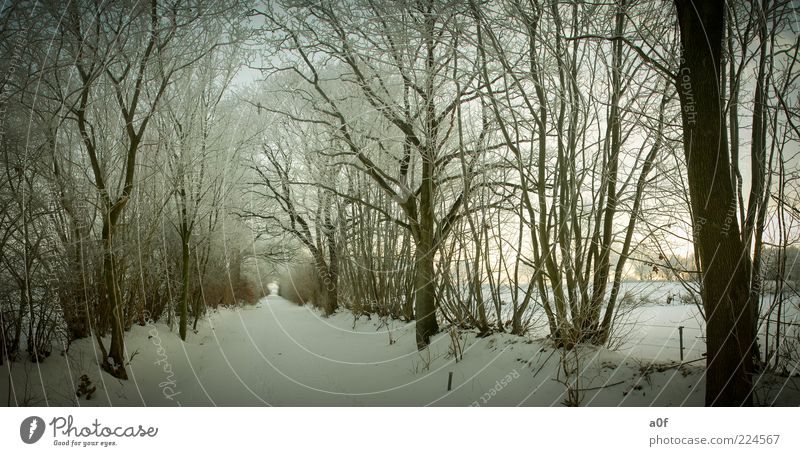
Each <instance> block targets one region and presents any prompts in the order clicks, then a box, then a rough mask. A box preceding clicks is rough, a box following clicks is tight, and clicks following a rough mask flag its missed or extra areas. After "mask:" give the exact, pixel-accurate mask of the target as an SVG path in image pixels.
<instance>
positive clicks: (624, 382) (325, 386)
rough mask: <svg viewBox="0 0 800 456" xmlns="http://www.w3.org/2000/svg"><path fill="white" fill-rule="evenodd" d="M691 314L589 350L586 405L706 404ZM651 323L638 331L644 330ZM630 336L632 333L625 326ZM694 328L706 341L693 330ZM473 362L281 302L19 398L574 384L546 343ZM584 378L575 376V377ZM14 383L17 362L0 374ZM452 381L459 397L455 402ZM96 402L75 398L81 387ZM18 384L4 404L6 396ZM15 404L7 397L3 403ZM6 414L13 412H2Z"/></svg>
mask: <svg viewBox="0 0 800 456" xmlns="http://www.w3.org/2000/svg"><path fill="white" fill-rule="evenodd" d="M694 312H696V309H694V306H693V305H672V306H647V307H640V308H637V309H635V310H634V311H632V312H630V313H629V314H628V315H627V317H626V318H627V322H628V323H626V324H625V325H629V326H630V328H629V329H630V330H631V331H629V332H628V333H627V336H626V338H625V339H624V340H623V342H622V344H621V347H620V349H619V350H617V351H611V350H608V349H603V348H597V347H590V346H580V347H578V348H577V351H576V353H577V356H578V369H577V371H579V372H580V376H579V383H578V385H577V388H579V389H580V390H581V391H580V393H579V395H578V396H579V400H580V405H584V406H651V405H660V406H679V405H681V406H686V405H688V406H700V405H703V399H704V378H703V369H704V365H705V362H704V361H697V362H693V363H688V364H683V365H681V364H680V363H678V362H677V360H678V359H679V352H678V348H677V326H679V325H683V326H685V327H686V328H687V329H685V330H684V338H685V339H684V340H685V345H686V347H687V348H686V350H685V359H686V360H687V361H691V360H694V359H696V358H700V357H701V355H702V353H703V352H704V351H705V346H704V345H703V343H702V338H699V337H701V333H702V331H700V330H699V328H700V326H699V324H698V323H697V320H696V318H697V316H696V315H695V314H694ZM637 322H638V323H644V325H647V326H643V325H634V323H637ZM623 326H624V325H623ZM690 327H692V328H694V327H697V328H698V329H697V330H695V329H688V328H690ZM459 337H460V343H461V346H462V347H463V359H460V360H456V359H455V357H454V356H453V354H452V351H453V350H452V348H451V347H452V339H451V334H450V333H449V332H448V331H443V332H442V333H441V334H439V335H438V336H437V337H436V338H435V339H434V340H433V341H432V343H431V346H430V348H429V349H427V350H425V351H423V352H418V351H417V349H416V342H415V336H414V326H413V323H411V324H408V323H404V322H400V321H385V320H381V319H379V318H377V317H375V316H373V317H371V318H367V317H360V318H358V319H354V317H353V315H352V314H350V313H349V312H347V311H341V312H339V313H337V314H335V315H333V316H331V317H330V318H324V317H322V316H321V315H320V314H319V313H318V312H317V311H315V310H313V309H312V308H310V307H303V306H297V305H295V304H293V303H290V302H288V301H286V300H284V299H282V298H280V297H277V296H274V295H271V296H269V297H266V298H263V299H262V300H261V301H259V303H258V304H256V305H255V306H245V307H237V308H225V309H221V310H219V311H216V312H213V313H211V314H210V315H209V316H208V318H206V319H204V320H202V321H201V323H200V324H199V325H198V331H197V333H196V334H194V333H190V334H189V336H188V340H187V341H186V343H183V342H181V341H180V339H179V338H178V335H177V331H176V332H171V331H170V330H169V328H168V327H167V326H166V325H164V324H150V325H147V326H134V327H133V328H132V329H131V331H130V332H129V333H127V334H126V348H127V351H128V357H129V359H131V361H130V365H129V366H128V374H129V376H130V380H128V381H120V380H117V379H115V378H113V377H111V376H109V375H108V374H106V373H104V372H102V371H101V370H100V369H99V367H98V363H97V360H96V357H97V356H99V355H98V354H97V353H96V352H95V349H94V344H92V341H91V340H90V339H85V340H79V341H77V342H74V343H73V344H72V346H71V347H70V349H69V352H68V354H67V355H61V356H59V355H57V354H56V355H53V356H51V357H50V358H49V359H47V360H46V361H45V362H43V363H41V364H39V365H36V364H31V363H15V364H14V365H13V370H12V372H11V378H13V387H14V388H13V392H12V397H11V404H13V403H14V397H16V400H17V401H18V402H19V403H20V404H27V405H50V406H54V405H88V406H101V405H114V406H121V405H122V406H143V405H147V406H178V405H180V406H212V405H218V406H264V405H274V406H306V405H316V406H354V405H358V406H361V405H365V406H397V405H413V406H424V405H433V406H469V405H473V406H516V405H522V406H557V405H562V403H563V402H565V400H566V397H567V395H566V392H567V385H568V384H570V383H571V382H572V381H574V379H575V378H576V374H575V373H574V372H575V353H571V354H569V357H568V358H567V361H566V364H565V363H564V362H562V361H563V360H562V356H563V352H562V351H560V350H554V349H553V348H552V346H551V345H550V344H549V343H548V341H547V339H530V338H523V337H517V336H512V335H509V334H493V335H491V336H489V337H485V338H479V337H477V335H476V334H474V333H472V332H464V333H461V334H460V336H459ZM565 365H566V367H567V370H568V371H573V373H572V374H570V375H569V377H565V374H564V366H565ZM0 368H2V369H3V370H5V371H6V372H7V369H8V364H6V365H4V366H2V367H0ZM450 372H452V375H453V376H452V390H451V391H448V390H447V383H448V376H449V373H450ZM83 374H86V375H88V377H89V379H90V380H91V382H92V386H96V387H97V391H96V392H95V394H94V395H93V397H92V398H91V399H89V400H87V399H85V398H80V399H79V398H76V396H75V390H76V389H77V388H78V384H79V383H80V380H79V379H80V377H81V375H83ZM8 387H9V385H8V375H2V378H0V392H2V393H3V395H5V394H6V391H7V390H8ZM4 399H5V398H4ZM2 402H3V403H4V404H5V402H6V401H5V400H3V401H2ZM757 402H759V404H761V405H771V404H776V405H798V404H800V378H798V377H791V376H790V377H773V376H766V375H765V376H763V377H761V378H759V387H758V394H757Z"/></svg>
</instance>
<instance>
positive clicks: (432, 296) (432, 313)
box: [414, 158, 439, 350]
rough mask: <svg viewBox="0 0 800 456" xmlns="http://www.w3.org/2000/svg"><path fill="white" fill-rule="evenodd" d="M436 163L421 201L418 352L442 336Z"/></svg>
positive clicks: (425, 178)
mask: <svg viewBox="0 0 800 456" xmlns="http://www.w3.org/2000/svg"><path fill="white" fill-rule="evenodd" d="M431 161H432V160H430V159H428V158H425V159H424V163H423V165H422V166H423V173H422V187H421V189H420V197H419V202H420V204H419V230H418V236H417V245H416V261H415V268H414V290H415V293H416V296H415V299H414V304H415V306H414V313H415V314H416V317H417V323H416V332H417V348H418V349H420V350H422V349H424V348H425V347H427V346H428V344H429V343H430V341H431V336H433V335H435V334H436V333H438V332H439V324H438V323H437V322H436V282H435V281H434V267H433V259H434V249H435V248H436V246H435V245H434V242H433V241H434V219H433V185H434V183H433V176H432V173H431V168H432V167H433V163H431Z"/></svg>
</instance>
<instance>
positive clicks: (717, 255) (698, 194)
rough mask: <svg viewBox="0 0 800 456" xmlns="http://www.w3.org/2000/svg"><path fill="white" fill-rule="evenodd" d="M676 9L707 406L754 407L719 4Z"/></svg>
mask: <svg viewBox="0 0 800 456" xmlns="http://www.w3.org/2000/svg"><path fill="white" fill-rule="evenodd" d="M675 4H676V6H677V14H678V24H679V27H680V34H681V47H682V50H681V53H682V56H681V57H682V58H681V65H680V71H679V74H678V81H677V82H678V92H679V94H680V100H681V108H682V109H681V117H682V122H683V142H684V148H685V150H684V152H685V154H686V167H687V174H688V181H689V193H690V198H691V211H692V219H693V224H694V227H693V230H694V239H695V244H696V246H697V250H698V253H699V258H700V267H701V273H702V277H703V279H702V280H703V289H702V297H703V305H704V307H705V312H706V318H707V341H706V343H707V352H708V358H707V372H706V405H708V406H712V405H713V406H739V405H752V396H751V389H752V377H751V372H752V358H751V356H750V347H751V345H752V343H753V340H754V334H753V326H752V322H751V318H752V314H751V313H750V312H749V311H748V310H749V306H750V305H749V294H750V293H749V286H748V281H749V276H748V274H749V268H750V259H749V257H748V255H747V254H746V249H745V248H744V244H743V243H742V240H741V237H740V233H739V225H738V222H737V220H736V199H735V193H734V188H733V183H732V182H731V177H730V169H731V168H730V156H729V151H728V144H727V139H726V136H725V134H724V129H725V113H724V111H723V108H722V94H721V93H720V74H721V73H720V72H721V65H720V57H721V55H720V54H721V47H722V38H723V33H724V32H723V30H724V14H725V3H724V2H723V1H707V2H695V1H692V0H675ZM698 43H702V45H699V44H698Z"/></svg>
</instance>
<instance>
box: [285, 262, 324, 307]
mask: <svg viewBox="0 0 800 456" xmlns="http://www.w3.org/2000/svg"><path fill="white" fill-rule="evenodd" d="M279 282H280V288H279V291H278V295H279V296H280V297H282V298H284V299H286V300H289V301H292V302H294V303H296V304H300V305H303V304H307V303H313V302H314V298H315V297H316V296H317V294H318V292H319V287H320V284H319V278H318V274H317V271H316V269H315V268H314V265H312V264H310V263H300V264H295V265H292V266H289V267H288V268H287V269H286V271H285V272H284V273H283V274H282V275H281V277H280V280H279Z"/></svg>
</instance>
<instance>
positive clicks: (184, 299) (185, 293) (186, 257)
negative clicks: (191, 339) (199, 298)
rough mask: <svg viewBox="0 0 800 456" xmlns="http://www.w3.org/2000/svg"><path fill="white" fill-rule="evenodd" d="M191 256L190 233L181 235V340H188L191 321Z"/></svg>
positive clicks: (179, 328)
mask: <svg viewBox="0 0 800 456" xmlns="http://www.w3.org/2000/svg"><path fill="white" fill-rule="evenodd" d="M190 260H191V255H190V254H189V233H185V232H184V233H181V280H182V287H181V309H180V312H181V315H180V321H179V323H178V332H179V334H180V336H181V340H186V325H187V320H188V319H189V277H190V274H189V267H190V264H191V262H190Z"/></svg>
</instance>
